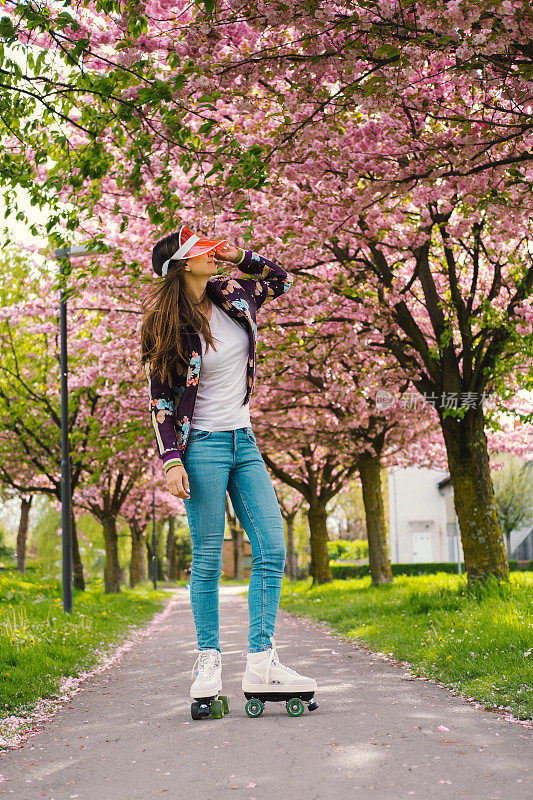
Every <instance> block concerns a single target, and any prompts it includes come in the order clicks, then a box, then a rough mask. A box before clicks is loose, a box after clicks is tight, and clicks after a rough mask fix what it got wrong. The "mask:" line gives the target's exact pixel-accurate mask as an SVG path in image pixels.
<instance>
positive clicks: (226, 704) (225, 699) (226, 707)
mask: <svg viewBox="0 0 533 800" xmlns="http://www.w3.org/2000/svg"><path fill="white" fill-rule="evenodd" d="M218 699H219V700H220V702H221V703H222V707H223V709H224V714H229V697H227V695H225V694H221V695H219V696H218Z"/></svg>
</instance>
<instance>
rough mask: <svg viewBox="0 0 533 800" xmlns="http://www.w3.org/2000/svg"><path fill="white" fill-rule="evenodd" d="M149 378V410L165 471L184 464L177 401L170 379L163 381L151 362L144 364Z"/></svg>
mask: <svg viewBox="0 0 533 800" xmlns="http://www.w3.org/2000/svg"><path fill="white" fill-rule="evenodd" d="M144 369H145V372H146V377H147V379H148V397H149V405H148V408H149V411H150V417H151V419H152V425H153V428H154V431H155V438H156V442H157V449H158V453H159V458H160V459H161V462H162V464H163V468H164V470H165V472H168V470H169V469H171V468H172V467H175V466H176V465H178V466H180V465H182V460H181V453H180V451H179V449H178V443H177V437H176V425H175V409H176V401H175V398H174V390H173V388H172V387H171V386H170V384H169V383H168V381H162V380H161V375H160V373H159V372H152V373H151V372H150V362H149V361H146V362H145V365H144Z"/></svg>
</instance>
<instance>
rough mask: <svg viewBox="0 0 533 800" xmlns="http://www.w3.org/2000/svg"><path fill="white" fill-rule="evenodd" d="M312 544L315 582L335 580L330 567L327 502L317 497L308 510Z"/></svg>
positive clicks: (312, 565) (312, 567)
mask: <svg viewBox="0 0 533 800" xmlns="http://www.w3.org/2000/svg"><path fill="white" fill-rule="evenodd" d="M307 518H308V520H309V533H310V545H311V576H312V578H313V583H328V582H329V581H331V580H333V579H332V577H331V570H330V568H329V556H328V547H327V543H328V529H327V526H326V520H327V514H326V504H325V503H321V502H320V500H319V499H318V498H317V499H316V501H315V503H313V504H310V506H309V510H308V512H307Z"/></svg>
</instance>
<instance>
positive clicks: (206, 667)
mask: <svg viewBox="0 0 533 800" xmlns="http://www.w3.org/2000/svg"><path fill="white" fill-rule="evenodd" d="M219 664H220V653H219V652H218V650H200V653H199V655H198V658H197V659H196V661H195V662H194V667H193V668H192V672H191V678H193V679H194V678H195V676H196V675H198V677H199V678H210V677H211V675H212V674H213V672H214V670H215V669H216V667H218V665H219ZM197 668H198V669H197Z"/></svg>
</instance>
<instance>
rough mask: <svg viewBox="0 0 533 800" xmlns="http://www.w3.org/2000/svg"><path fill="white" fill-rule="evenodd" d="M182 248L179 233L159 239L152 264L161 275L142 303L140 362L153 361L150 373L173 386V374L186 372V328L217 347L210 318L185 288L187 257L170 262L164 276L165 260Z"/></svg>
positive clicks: (187, 358) (187, 355)
mask: <svg viewBox="0 0 533 800" xmlns="http://www.w3.org/2000/svg"><path fill="white" fill-rule="evenodd" d="M178 248H179V234H178V233H171V234H170V235H169V236H165V238H164V239H160V240H159V241H158V242H157V244H156V245H155V246H154V249H153V250H152V267H153V269H154V272H155V273H156V274H157V275H159V278H156V280H155V282H154V285H153V287H152V288H151V289H150V290H149V292H148V295H147V297H146V299H145V300H144V302H143V303H142V306H141V308H142V311H143V321H142V324H141V365H142V367H143V368H144V364H145V362H147V361H149V362H150V370H151V372H159V373H160V375H161V380H162V381H167V380H168V382H169V384H170V386H173V385H174V384H173V379H172V376H173V373H175V372H183V370H184V368H185V367H186V366H188V364H189V353H188V351H187V348H186V345H185V340H184V337H183V336H182V334H183V328H184V327H185V326H186V325H191V326H192V327H193V329H194V330H195V331H196V332H197V333H201V334H202V335H203V337H204V339H205V341H206V348H209V345H211V347H213V349H214V350H216V347H215V344H214V341H213V337H212V335H211V328H210V325H209V320H208V319H207V318H206V316H205V315H204V314H203V313H202V312H201V311H200V310H199V309H198V308H197V307H196V306H195V305H194V304H193V303H192V302H191V299H190V298H189V296H188V294H187V292H186V291H185V281H184V279H183V273H184V270H185V265H186V264H187V259H181V260H179V261H171V262H170V263H169V265H168V271H167V274H166V275H164V276H162V275H161V272H162V267H163V263H164V262H165V261H166V260H167V259H168V258H170V256H171V255H172V254H173V253H175V252H176V250H177V249H178Z"/></svg>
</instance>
